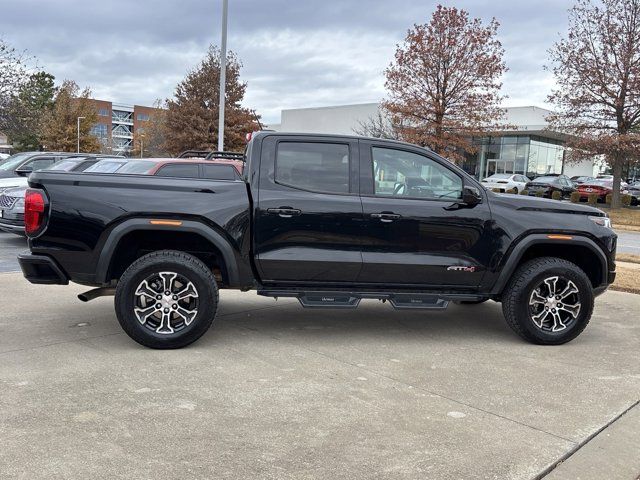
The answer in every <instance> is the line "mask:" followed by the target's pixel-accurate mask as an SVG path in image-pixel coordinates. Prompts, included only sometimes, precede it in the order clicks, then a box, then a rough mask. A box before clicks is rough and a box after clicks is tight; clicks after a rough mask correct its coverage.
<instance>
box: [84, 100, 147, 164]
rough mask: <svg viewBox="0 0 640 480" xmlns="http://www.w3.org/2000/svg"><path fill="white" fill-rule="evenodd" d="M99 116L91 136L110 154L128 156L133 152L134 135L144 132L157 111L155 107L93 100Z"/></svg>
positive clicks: (92, 128)
mask: <svg viewBox="0 0 640 480" xmlns="http://www.w3.org/2000/svg"><path fill="white" fill-rule="evenodd" d="M91 102H92V104H93V105H94V106H95V109H96V113H97V114H98V122H97V123H96V124H95V125H93V126H92V127H91V134H92V135H94V136H96V137H98V139H99V140H100V142H101V143H102V144H103V146H104V149H105V150H106V151H109V152H110V153H115V154H121V155H128V154H129V153H130V152H131V150H133V135H134V133H135V132H138V133H140V132H141V131H142V130H144V125H145V123H146V122H148V121H149V119H150V118H151V117H152V116H153V114H154V112H155V111H156V109H155V108H153V107H144V106H141V105H127V104H122V103H113V102H109V101H106V100H95V99H91Z"/></svg>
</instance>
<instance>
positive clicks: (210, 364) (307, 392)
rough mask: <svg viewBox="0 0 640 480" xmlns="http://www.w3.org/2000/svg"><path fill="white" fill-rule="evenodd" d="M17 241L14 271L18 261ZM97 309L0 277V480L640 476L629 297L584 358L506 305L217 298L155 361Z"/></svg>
mask: <svg viewBox="0 0 640 480" xmlns="http://www.w3.org/2000/svg"><path fill="white" fill-rule="evenodd" d="M3 237H4V238H2V241H3V242H5V243H3V245H2V247H0V251H1V252H2V253H3V259H2V261H3V265H5V266H6V265H10V259H7V258H5V257H8V256H9V253H7V252H8V251H9V250H10V249H11V248H14V249H15V250H17V251H20V250H22V249H23V248H24V246H23V244H22V243H21V241H20V239H18V238H17V237H16V238H15V239H14V238H13V237H11V238H6V236H3ZM7 245H9V248H7ZM7 262H9V263H7ZM83 290H84V287H80V286H75V285H74V286H70V287H59V286H50V287H44V286H33V285H30V284H28V283H27V282H26V281H24V279H23V278H22V276H21V275H20V274H19V273H2V274H0V292H2V299H3V306H2V308H3V311H2V317H1V321H0V325H1V326H2V331H3V334H2V335H1V336H0V359H1V361H0V382H1V384H2V386H1V388H2V392H3V394H2V395H1V396H0V402H1V403H2V407H3V408H0V412H2V413H1V414H0V415H2V417H1V418H0V436H1V438H2V439H3V448H2V449H0V465H2V470H3V475H2V476H4V477H6V478H24V479H34V478H52V477H56V478H68V477H74V478H125V477H126V478H159V477H162V476H164V478H278V479H280V478H296V479H299V478H336V479H338V478H345V479H346V478H349V479H353V478H394V479H395V478H501V479H502V478H515V479H531V478H540V477H541V476H545V475H546V474H547V473H548V472H549V471H551V470H552V469H553V470H552V471H551V473H550V474H549V475H548V476H547V478H577V475H576V474H575V472H580V478H599V479H600V478H635V476H637V474H638V473H639V472H640V455H639V454H638V453H639V452H640V435H639V433H638V432H640V406H638V401H639V400H640V365H639V362H638V345H639V344H640V324H639V323H638V314H637V312H638V309H640V297H638V296H635V295H630V294H624V293H618V292H608V293H606V294H605V295H604V296H602V297H601V298H600V299H599V300H598V302H597V307H596V311H595V314H594V317H593V319H592V323H591V325H590V326H589V328H588V329H587V330H586V332H585V333H584V334H583V335H581V336H580V337H579V338H578V339H577V340H575V341H574V342H572V343H570V344H567V345H565V346H562V347H537V346H533V345H529V344H527V343H523V342H522V341H520V339H519V338H518V337H516V336H515V335H514V334H513V333H512V332H511V331H510V330H509V329H508V328H507V326H506V324H505V322H504V320H503V318H502V314H501V311H500V307H499V305H497V304H495V303H492V302H489V303H487V304H484V305H479V306H475V307H463V306H457V305H451V306H450V307H449V309H448V310H447V311H446V312H440V313H424V312H399V311H394V310H392V309H391V308H390V307H389V306H388V305H382V304H380V303H377V302H373V301H367V302H363V305H361V307H360V308H359V309H357V310H354V311H331V310H329V311H324V310H303V309H302V308H301V307H300V306H299V305H298V304H297V302H295V301H293V300H286V299H285V300H282V299H281V300H278V301H274V300H271V299H265V298H261V297H258V296H257V295H255V293H237V292H223V293H222V295H221V305H220V313H219V316H218V318H217V323H216V324H214V327H213V328H212V330H211V331H209V332H208V333H207V334H206V335H205V336H204V337H203V338H202V339H201V340H200V341H199V342H197V343H196V344H194V345H192V346H191V347H189V348H186V349H183V350H178V351H153V350H148V349H144V348H142V347H140V346H139V345H137V344H136V343H134V342H133V341H131V340H130V339H129V338H128V337H127V336H126V335H125V334H124V333H123V332H122V331H121V329H120V326H119V325H118V323H117V321H116V319H115V315H114V313H113V305H112V300H111V299H110V298H102V299H98V300H96V301H95V302H92V303H89V304H83V303H80V302H79V301H78V300H77V299H76V298H75V295H76V294H78V293H80V292H81V291H83ZM7 300H10V301H7ZM601 430H602V431H601ZM565 459H566V461H564V462H563V463H561V464H560V465H559V466H558V467H557V468H554V466H555V465H556V463H557V462H559V461H561V460H565ZM634 475H635V476H634Z"/></svg>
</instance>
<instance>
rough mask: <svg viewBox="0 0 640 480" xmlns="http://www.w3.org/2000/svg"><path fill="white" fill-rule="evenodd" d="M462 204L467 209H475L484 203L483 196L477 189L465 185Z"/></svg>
mask: <svg viewBox="0 0 640 480" xmlns="http://www.w3.org/2000/svg"><path fill="white" fill-rule="evenodd" d="M462 203H464V204H465V206H467V207H475V206H476V205H478V204H479V203H482V195H481V194H480V191H479V190H478V189H477V188H476V187H470V186H468V185H465V186H464V188H463V189H462Z"/></svg>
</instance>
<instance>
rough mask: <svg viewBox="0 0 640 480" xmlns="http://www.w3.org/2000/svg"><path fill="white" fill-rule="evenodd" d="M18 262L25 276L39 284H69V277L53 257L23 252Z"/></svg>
mask: <svg viewBox="0 0 640 480" xmlns="http://www.w3.org/2000/svg"><path fill="white" fill-rule="evenodd" d="M18 262H19V263H20V268H21V269H22V273H23V274H24V277H25V278H26V279H27V280H29V281H30V282H31V283H35V284H38V285H68V284H69V278H68V277H67V275H66V274H65V273H64V272H63V271H62V269H61V268H60V267H59V266H58V264H57V263H56V262H55V260H53V259H52V258H49V257H46V256H44V255H34V254H31V253H22V254H20V255H18Z"/></svg>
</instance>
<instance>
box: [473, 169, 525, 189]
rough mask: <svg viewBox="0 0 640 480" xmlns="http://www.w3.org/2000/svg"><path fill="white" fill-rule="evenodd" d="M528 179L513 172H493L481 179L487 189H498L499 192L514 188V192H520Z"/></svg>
mask: <svg viewBox="0 0 640 480" xmlns="http://www.w3.org/2000/svg"><path fill="white" fill-rule="evenodd" d="M530 181H531V180H529V179H528V178H527V177H525V176H524V175H519V174H517V173H516V174H513V173H495V174H493V175H491V176H490V177H487V178H485V179H484V180H482V182H481V183H482V186H483V187H485V188H488V189H489V190H493V189H494V188H495V189H499V190H500V192H501V193H504V192H505V191H507V190H514V189H515V193H520V192H521V191H522V190H524V189H525V187H526V186H527V183H529V182H530Z"/></svg>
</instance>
